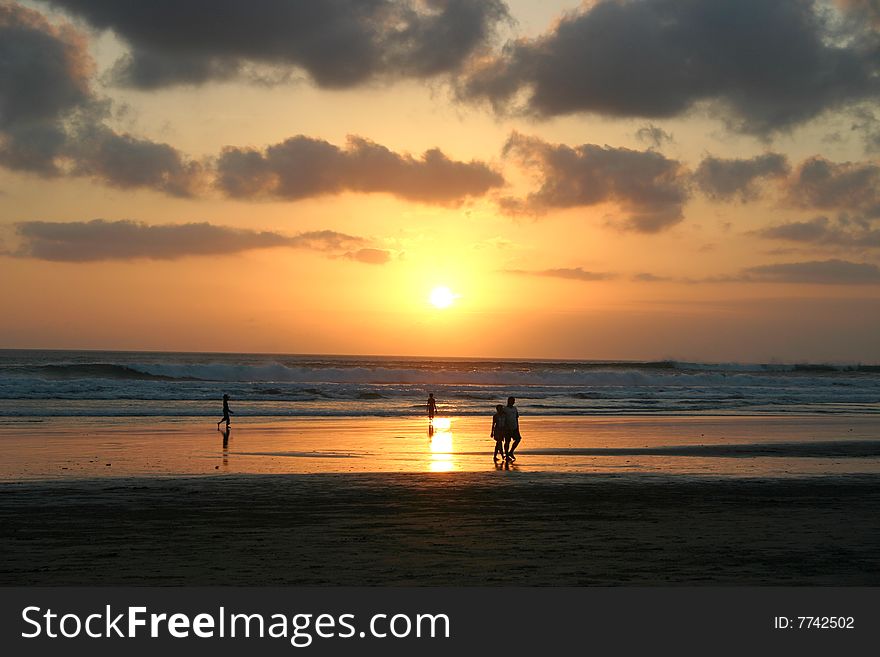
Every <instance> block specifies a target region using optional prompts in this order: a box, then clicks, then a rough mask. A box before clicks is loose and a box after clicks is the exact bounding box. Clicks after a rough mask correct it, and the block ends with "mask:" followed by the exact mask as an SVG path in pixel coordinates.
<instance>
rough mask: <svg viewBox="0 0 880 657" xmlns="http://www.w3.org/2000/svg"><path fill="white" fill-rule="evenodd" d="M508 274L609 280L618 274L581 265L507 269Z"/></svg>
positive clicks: (577, 279) (576, 279) (575, 279)
mask: <svg viewBox="0 0 880 657" xmlns="http://www.w3.org/2000/svg"><path fill="white" fill-rule="evenodd" d="M504 273H506V274H516V275H519V276H545V277H549V278H567V279H569V280H574V281H607V280H610V279H612V278H615V277H616V276H615V275H614V274H610V273H608V272H601V271H600V272H596V271H586V270H584V269H582V268H581V267H574V268H560V269H534V270H533V269H505V270H504Z"/></svg>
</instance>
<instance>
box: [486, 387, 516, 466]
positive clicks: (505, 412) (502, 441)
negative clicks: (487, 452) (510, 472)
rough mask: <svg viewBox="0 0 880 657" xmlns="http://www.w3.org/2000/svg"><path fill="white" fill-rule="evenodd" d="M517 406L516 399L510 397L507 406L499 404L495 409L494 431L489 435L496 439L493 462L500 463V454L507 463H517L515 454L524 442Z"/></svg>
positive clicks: (493, 418) (493, 417)
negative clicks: (521, 442)
mask: <svg viewBox="0 0 880 657" xmlns="http://www.w3.org/2000/svg"><path fill="white" fill-rule="evenodd" d="M515 404H516V398H515V397H508V398H507V406H502V405H501V404H498V405H497V406H496V407H495V414H494V415H493V416H492V430H491V432H490V433H489V435H490V436H491V437H492V438H494V439H495V453H494V454H493V455H492V460H493V461H498V455H499V454H501V455H502V456H503V458H504V460H505V461H516V456H515V454H514V452H515V451H516V448H517V447H518V446H519V443H520V441H521V440H522V435H521V434H520V432H519V409H518V408H516V406H515ZM511 443H513V444H511Z"/></svg>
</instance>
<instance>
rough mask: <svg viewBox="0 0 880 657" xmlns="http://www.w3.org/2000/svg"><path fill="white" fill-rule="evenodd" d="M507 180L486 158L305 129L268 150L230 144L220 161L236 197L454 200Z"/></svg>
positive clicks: (220, 176) (223, 184)
mask: <svg viewBox="0 0 880 657" xmlns="http://www.w3.org/2000/svg"><path fill="white" fill-rule="evenodd" d="M502 184H504V179H503V178H502V177H501V175H500V174H499V173H497V172H496V171H494V170H492V169H491V168H490V167H489V166H488V165H486V164H485V163H483V162H477V161H472V162H456V161H453V160H450V159H449V158H448V157H446V155H444V154H443V153H442V152H441V151H440V150H438V149H432V150H429V151H427V152H425V153H424V155H422V157H421V158H418V159H417V158H414V157H412V156H411V155H407V154H403V155H401V154H399V153H395V152H394V151H391V150H389V149H388V148H386V147H384V146H381V145H379V144H376V143H374V142H371V141H368V140H366V139H363V138H361V137H349V140H348V143H347V144H346V147H345V148H339V147H338V146H335V145H333V144H331V143H329V142H326V141H323V140H320V139H312V138H309V137H305V136H303V135H299V136H297V137H292V138H290V139H288V140H286V141H284V142H282V143H280V144H275V145H273V146H270V147H268V148H267V149H266V150H265V151H256V150H252V149H240V148H227V149H225V150H224V151H223V154H222V155H221V156H220V158H219V160H218V162H217V186H218V187H219V188H220V189H221V190H223V192H225V193H226V194H227V195H229V196H232V197H236V198H251V197H260V196H264V197H274V198H283V199H291V200H295V199H301V198H307V197H310V196H319V195H322V194H339V193H342V192H346V191H352V192H364V193H369V192H386V193H389V194H393V195H395V196H398V197H400V198H405V199H408V200H411V201H420V202H423V203H440V204H454V203H459V202H461V201H462V200H464V199H465V198H466V197H468V196H481V195H483V194H485V193H486V192H487V191H488V190H490V189H492V188H494V187H499V186H501V185H502Z"/></svg>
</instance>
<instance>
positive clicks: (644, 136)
mask: <svg viewBox="0 0 880 657" xmlns="http://www.w3.org/2000/svg"><path fill="white" fill-rule="evenodd" d="M636 139H638V140H639V141H640V142H642V143H645V144H648V146H650V147H651V148H656V149H659V148H663V145H664V144H667V143H668V144H671V143H673V142H674V141H675V139H673V138H672V135H671V134H670V133H668V132H666V131H665V130H664V129H663V128H658V127H657V126H656V125H654V124H653V123H649V124H648V125H645V126H642V127H641V128H639V129H638V130H636Z"/></svg>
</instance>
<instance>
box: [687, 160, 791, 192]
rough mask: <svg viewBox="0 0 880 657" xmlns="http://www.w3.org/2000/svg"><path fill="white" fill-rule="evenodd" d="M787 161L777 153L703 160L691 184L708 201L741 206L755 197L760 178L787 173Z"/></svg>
mask: <svg viewBox="0 0 880 657" xmlns="http://www.w3.org/2000/svg"><path fill="white" fill-rule="evenodd" d="M789 170H790V167H789V166H788V159H787V158H786V157H785V156H784V155H780V154H779V153H765V154H764V155H758V156H756V157H753V158H751V159H748V160H746V159H722V158H718V157H711V156H710V157H706V158H705V159H703V161H702V162H700V165H699V166H698V167H697V170H696V171H695V172H694V182H696V184H697V187H699V188H700V190H701V191H702V192H703V193H704V194H705V195H706V196H708V197H709V198H712V199H715V200H719V201H732V200H734V199H738V200H740V201H742V202H743V203H745V202H747V201H753V200H755V199H756V198H758V196H759V193H760V190H759V187H758V185H757V183H758V181H759V180H760V179H762V178H781V177H783V176H785V175H787V174H788V172H789Z"/></svg>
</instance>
